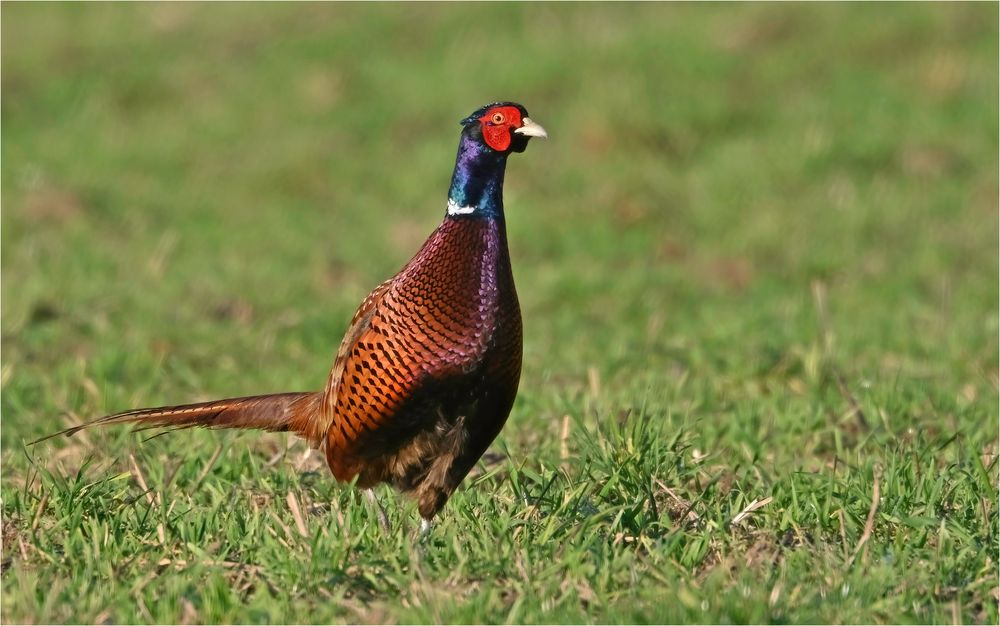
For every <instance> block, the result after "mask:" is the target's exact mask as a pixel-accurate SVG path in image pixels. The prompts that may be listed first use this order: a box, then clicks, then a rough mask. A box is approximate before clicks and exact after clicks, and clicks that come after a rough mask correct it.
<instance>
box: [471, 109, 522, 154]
mask: <svg viewBox="0 0 1000 626" xmlns="http://www.w3.org/2000/svg"><path fill="white" fill-rule="evenodd" d="M479 123H480V125H481V126H482V129H483V140H484V141H486V145H488V146H489V147H491V148H493V149H494V150H496V151H498V152H503V151H505V150H507V148H509V147H510V139H511V137H510V133H511V131H512V130H513V129H515V128H519V127H520V126H521V112H520V111H519V110H518V109H517V107H494V108H492V109H490V110H489V111H487V112H486V114H485V115H483V116H482V117H481V118H479Z"/></svg>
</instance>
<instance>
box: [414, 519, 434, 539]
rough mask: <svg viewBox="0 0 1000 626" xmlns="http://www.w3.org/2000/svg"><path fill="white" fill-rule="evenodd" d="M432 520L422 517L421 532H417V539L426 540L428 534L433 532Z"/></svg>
mask: <svg viewBox="0 0 1000 626" xmlns="http://www.w3.org/2000/svg"><path fill="white" fill-rule="evenodd" d="M432 526H433V524H431V521H430V520H429V519H424V518H422V517H421V518H420V532H419V533H417V541H424V540H425V539H427V536H428V535H429V534H431V527H432Z"/></svg>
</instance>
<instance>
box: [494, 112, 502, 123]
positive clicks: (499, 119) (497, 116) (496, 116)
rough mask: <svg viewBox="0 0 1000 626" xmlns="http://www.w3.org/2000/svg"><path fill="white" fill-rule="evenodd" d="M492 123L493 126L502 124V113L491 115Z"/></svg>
mask: <svg viewBox="0 0 1000 626" xmlns="http://www.w3.org/2000/svg"><path fill="white" fill-rule="evenodd" d="M493 123H494V124H503V113H494V114H493Z"/></svg>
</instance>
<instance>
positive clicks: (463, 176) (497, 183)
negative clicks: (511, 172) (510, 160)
mask: <svg viewBox="0 0 1000 626" xmlns="http://www.w3.org/2000/svg"><path fill="white" fill-rule="evenodd" d="M506 169H507V155H506V154H504V153H500V152H496V151H495V150H492V149H490V148H489V147H487V146H486V145H484V144H483V142H482V139H477V138H475V137H473V136H471V134H470V133H469V132H463V133H462V139H461V141H459V143H458V156H457V157H456V159H455V173H454V174H452V175H451V188H450V189H449V190H448V199H449V200H451V201H452V202H453V203H455V204H457V205H458V206H460V207H474V208H475V211H473V212H472V213H469V214H467V215H452V216H449V217H451V218H469V217H472V218H475V217H492V218H500V219H502V218H503V175H504V171H505V170H506Z"/></svg>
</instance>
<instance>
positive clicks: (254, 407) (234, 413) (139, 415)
mask: <svg viewBox="0 0 1000 626" xmlns="http://www.w3.org/2000/svg"><path fill="white" fill-rule="evenodd" d="M322 396H323V394H322V393H320V392H315V391H308V392H298V393H276V394H271V395H266V396H249V397H246V398H229V399H227V400H215V401H212V402H199V403H197V404H184V405H180V406H161V407H156V408H150V409H135V410H132V411H124V412H122V413H115V414H114V415H108V416H105V417H101V418H98V419H95V420H92V421H89V422H86V423H84V424H80V425H79V426H72V427H70V428H67V429H65V430H61V431H59V432H57V433H53V434H51V435H47V436H45V437H42V438H41V439H36V440H35V441H32V442H31V443H30V444H28V445H34V444H36V443H39V442H41V441H45V440H46V439H51V438H53V437H58V436H59V435H66V436H67V437H69V436H71V435H73V434H74V433H76V432H78V431H81V430H83V429H84V428H90V427H91V426H105V425H108V424H121V423H137V424H141V428H140V430H145V429H147V428H162V427H166V428H170V429H171V430H178V429H181V428H192V427H195V426H200V427H204V428H257V429H261V430H270V431H279V432H280V431H293V432H296V433H298V434H299V435H302V436H305V437H306V438H307V439H310V443H311V444H313V445H319V443H320V442H319V441H312V440H311V436H312V435H313V433H311V432H309V430H311V429H308V425H309V424H310V423H311V422H312V421H313V419H315V416H316V415H317V412H318V409H319V406H320V401H321V399H322Z"/></svg>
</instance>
